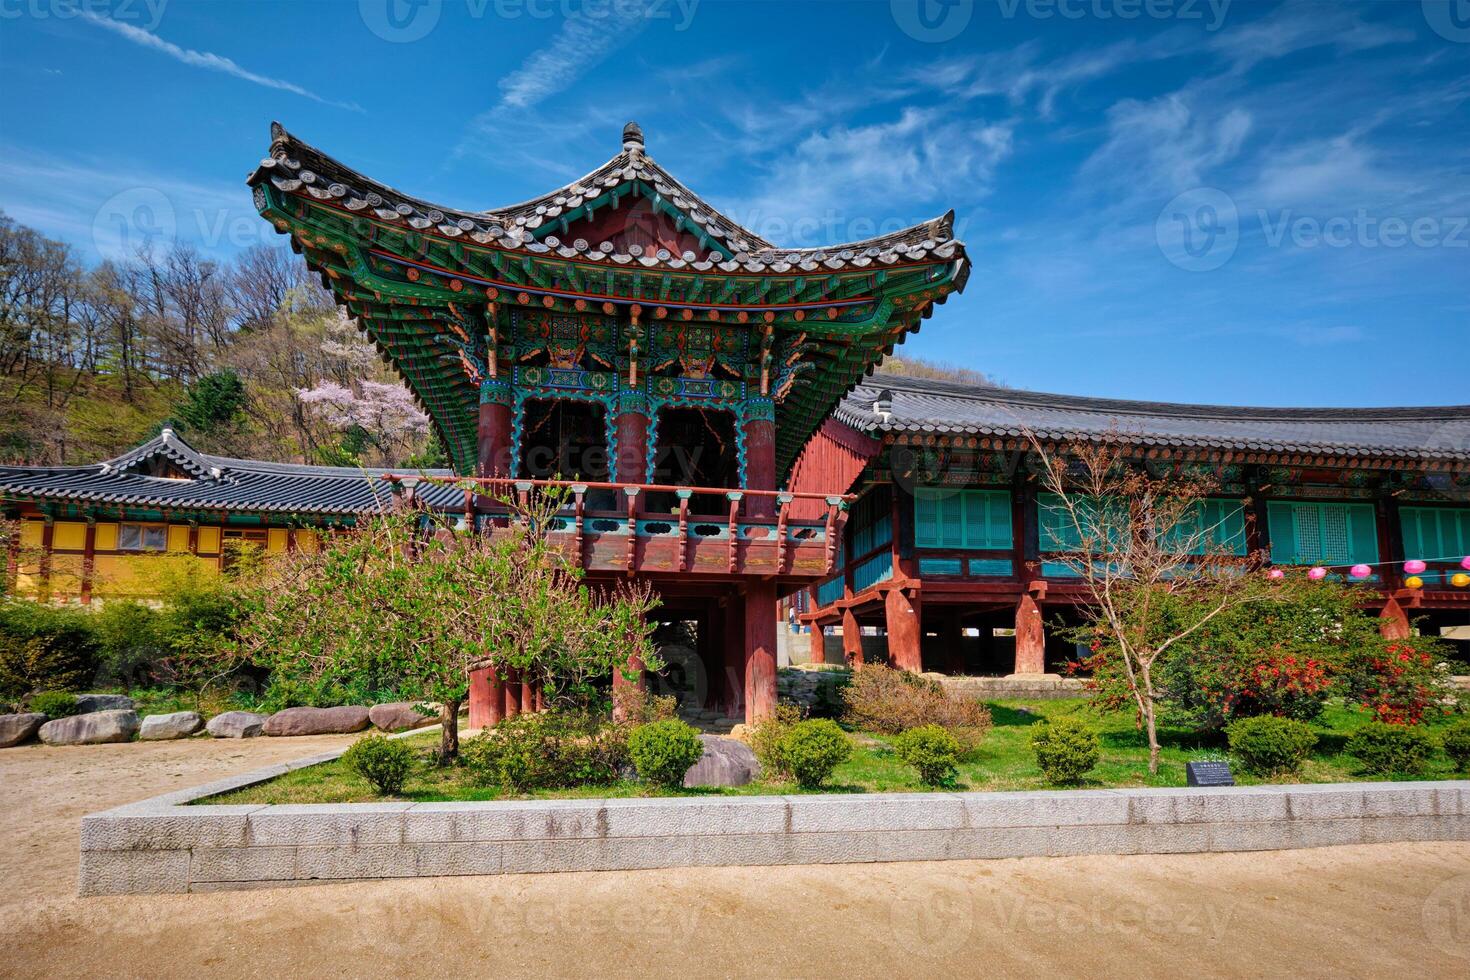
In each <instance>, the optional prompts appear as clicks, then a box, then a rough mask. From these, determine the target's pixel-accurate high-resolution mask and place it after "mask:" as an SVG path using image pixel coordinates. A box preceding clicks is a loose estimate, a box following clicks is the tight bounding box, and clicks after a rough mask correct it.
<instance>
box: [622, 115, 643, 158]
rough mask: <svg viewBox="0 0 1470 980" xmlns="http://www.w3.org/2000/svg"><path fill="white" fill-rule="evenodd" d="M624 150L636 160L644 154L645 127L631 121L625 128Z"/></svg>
mask: <svg viewBox="0 0 1470 980" xmlns="http://www.w3.org/2000/svg"><path fill="white" fill-rule="evenodd" d="M623 149H624V150H625V151H627V154H628V156H629V157H630V158H631V159H634V160H636V159H638V157H639V156H640V155H641V154H642V153H643V127H642V126H639V125H638V124H637V123H636V122H633V121H632V120H631V119H630V120H628V124H627V125H626V126H624V127H623Z"/></svg>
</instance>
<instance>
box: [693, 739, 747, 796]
mask: <svg viewBox="0 0 1470 980" xmlns="http://www.w3.org/2000/svg"><path fill="white" fill-rule="evenodd" d="M699 740H700V741H701V742H703V743H704V755H702V756H700V759H699V761H698V762H696V763H695V764H694V765H692V766H690V767H689V771H688V772H686V773H685V774H684V785H685V786H744V785H745V784H746V783H748V782H750V781H751V780H753V779H755V778H756V777H757V776H759V775H760V774H761V764H760V763H759V762H757V761H756V758H755V753H754V752H752V751H751V750H750V746H748V745H746V744H745V743H744V742H737V741H735V740H734V739H733V738H721V737H720V736H718V735H701V736H699Z"/></svg>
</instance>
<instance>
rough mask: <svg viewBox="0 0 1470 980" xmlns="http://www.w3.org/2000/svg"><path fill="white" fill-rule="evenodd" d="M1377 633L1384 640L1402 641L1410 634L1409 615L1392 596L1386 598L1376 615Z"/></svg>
mask: <svg viewBox="0 0 1470 980" xmlns="http://www.w3.org/2000/svg"><path fill="white" fill-rule="evenodd" d="M1378 632H1379V634H1380V635H1382V637H1383V638H1384V639H1385V640H1404V639H1407V638H1408V636H1409V634H1410V632H1411V630H1410V629H1409V615H1408V613H1406V612H1404V607H1403V606H1401V605H1399V601H1398V600H1397V599H1395V598H1394V597H1393V596H1389V597H1388V601H1387V602H1385V603H1384V604H1383V611H1382V612H1380V613H1379V614H1378Z"/></svg>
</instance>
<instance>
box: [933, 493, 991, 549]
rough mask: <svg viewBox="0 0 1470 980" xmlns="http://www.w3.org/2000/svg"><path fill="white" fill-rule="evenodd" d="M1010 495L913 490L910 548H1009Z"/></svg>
mask: <svg viewBox="0 0 1470 980" xmlns="http://www.w3.org/2000/svg"><path fill="white" fill-rule="evenodd" d="M1011 540H1012V539H1011V495H1010V493H1009V492H1008V491H1005V490H950V489H947V488H944V487H915V488H914V547H916V548H969V549H977V550H978V549H994V550H1000V549H1006V548H1010V547H1011Z"/></svg>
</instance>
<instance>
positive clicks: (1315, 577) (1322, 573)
mask: <svg viewBox="0 0 1470 980" xmlns="http://www.w3.org/2000/svg"><path fill="white" fill-rule="evenodd" d="M1326 577H1327V569H1325V568H1323V567H1322V566H1321V565H1318V566H1317V567H1316V568H1314V569H1312V570H1311V571H1309V572H1307V578H1309V579H1311V580H1312V581H1313V582H1320V581H1321V580H1322V579H1324V578H1326Z"/></svg>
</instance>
